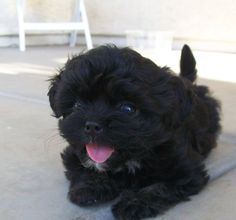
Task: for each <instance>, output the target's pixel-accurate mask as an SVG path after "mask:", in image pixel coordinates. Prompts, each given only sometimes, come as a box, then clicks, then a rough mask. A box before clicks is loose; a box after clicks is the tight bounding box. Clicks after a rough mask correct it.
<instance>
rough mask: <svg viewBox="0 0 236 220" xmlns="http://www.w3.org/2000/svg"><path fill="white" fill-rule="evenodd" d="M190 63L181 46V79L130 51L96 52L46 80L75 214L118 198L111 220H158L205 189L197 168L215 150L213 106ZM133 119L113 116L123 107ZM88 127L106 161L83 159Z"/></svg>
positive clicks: (216, 106)
mask: <svg viewBox="0 0 236 220" xmlns="http://www.w3.org/2000/svg"><path fill="white" fill-rule="evenodd" d="M195 65H196V62H195V59H194V57H193V55H192V52H191V50H190V48H189V47H188V46H187V45H185V46H184V48H183V50H182V54H181V61H180V69H181V72H180V76H177V75H175V74H174V73H173V72H172V71H171V70H170V69H169V68H167V67H163V68H161V67H159V66H157V65H156V64H154V63H153V62H152V61H151V60H149V59H147V58H144V57H142V56H141V55H140V54H138V53H137V52H135V51H133V50H131V49H129V48H117V47H116V46H109V45H107V46H100V47H98V48H95V49H92V50H90V51H88V52H86V53H83V54H80V55H78V56H74V57H73V58H71V59H69V60H68V61H67V63H66V64H65V66H64V67H63V68H62V69H61V70H60V73H59V74H58V75H56V76H54V77H53V78H52V79H51V84H50V89H49V93H48V95H49V100H50V105H51V107H52V110H53V112H54V114H55V116H56V117H57V118H59V130H60V133H61V135H62V136H63V137H64V138H65V139H66V140H67V141H68V143H69V146H68V147H67V148H66V149H65V150H64V152H63V153H62V159H63V163H64V166H65V169H66V172H65V173H66V177H67V178H68V180H69V181H70V189H69V193H68V196H69V199H70V200H71V201H72V202H73V203H76V204H78V205H80V206H89V205H95V204H99V203H102V202H106V201H110V200H112V199H114V198H116V197H119V199H118V201H117V203H116V204H114V205H113V207H112V212H113V214H114V216H115V217H116V218H117V219H122V220H138V219H142V218H145V217H152V216H156V215H157V214H160V213H163V212H164V211H165V210H167V209H168V208H170V207H171V206H173V205H175V204H176V203H178V202H181V201H186V200H188V199H189V196H191V195H194V194H197V193H198V192H199V191H200V190H201V189H202V188H203V187H204V186H205V185H206V183H207V181H208V174H207V172H206V170H205V167H204V164H203V160H204V158H205V157H206V156H207V155H208V153H209V152H210V151H211V149H212V148H214V147H215V146H216V139H217V135H218V133H219V131H220V125H219V120H220V117H219V111H220V105H219V102H218V101H217V100H216V99H214V98H213V97H212V96H211V95H210V92H209V90H208V88H207V87H206V86H198V85H196V84H195V82H194V81H195V79H196V72H197V71H196V68H195ZM124 101H125V102H129V103H132V104H133V105H134V106H135V108H136V111H135V112H134V113H132V114H127V113H124V112H121V111H119V109H118V108H117V106H118V105H119V103H122V102H124ZM87 120H92V121H96V122H98V123H99V124H100V125H101V126H102V127H103V132H102V133H101V134H99V135H97V136H96V137H94V140H93V141H94V142H96V143H99V144H106V145H111V146H114V147H115V152H114V153H113V155H112V157H111V158H109V159H108V161H106V162H104V163H102V164H97V163H96V162H94V161H92V160H90V159H89V158H88V156H87V153H86V150H85V145H86V144H87V143H89V142H90V141H91V137H89V136H88V135H86V133H85V132H84V126H85V123H86V121H87Z"/></svg>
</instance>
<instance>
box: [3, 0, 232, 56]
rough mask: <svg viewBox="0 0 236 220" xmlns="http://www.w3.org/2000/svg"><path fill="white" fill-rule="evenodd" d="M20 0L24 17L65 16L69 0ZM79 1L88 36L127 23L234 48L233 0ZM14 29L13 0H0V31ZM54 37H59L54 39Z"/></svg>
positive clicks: (117, 30)
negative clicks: (23, 1)
mask: <svg viewBox="0 0 236 220" xmlns="http://www.w3.org/2000/svg"><path fill="white" fill-rule="evenodd" d="M26 2H27V8H26V19H27V20H30V21H66V20H70V12H71V10H72V8H73V0H67V1H63V0H50V1H46V0H26ZM85 2H86V7H87V12H88V18H89V22H90V27H91V32H92V34H93V35H94V36H95V37H94V39H95V38H96V36H98V35H104V36H107V35H123V34H124V32H125V30H127V29H144V30H173V31H174V33H175V34H174V38H175V44H176V45H177V46H178V43H179V44H181V43H182V42H191V43H192V44H194V45H195V47H198V48H201V47H202V48H207V47H209V45H211V47H213V49H214V47H218V48H221V47H224V48H225V49H226V50H228V51H234V52H236V25H235V23H236V1H235V0H85ZM16 34H17V18H16V0H1V1H0V35H16ZM95 40H96V39H95ZM114 40H115V38H114ZM45 42H46V41H45ZM58 42H59V43H60V40H59V41H58ZM61 42H62V43H63V42H64V41H63V40H62V41H61ZM0 45H1V37H0Z"/></svg>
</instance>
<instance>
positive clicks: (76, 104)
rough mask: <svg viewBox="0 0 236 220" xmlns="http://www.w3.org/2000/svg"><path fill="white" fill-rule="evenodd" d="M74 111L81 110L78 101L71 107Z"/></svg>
mask: <svg viewBox="0 0 236 220" xmlns="http://www.w3.org/2000/svg"><path fill="white" fill-rule="evenodd" d="M73 107H74V108H75V109H79V108H81V103H80V102H79V101H77V102H76V103H75V104H74V106H73Z"/></svg>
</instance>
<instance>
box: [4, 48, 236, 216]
mask: <svg viewBox="0 0 236 220" xmlns="http://www.w3.org/2000/svg"><path fill="white" fill-rule="evenodd" d="M79 52H80V49H78V48H75V49H69V48H66V47H56V48H53V47H52V48H29V49H28V50H27V51H26V52H25V53H21V52H18V51H17V49H0V117H1V119H0V174H1V181H0V190H1V196H0V219H4V220H16V219H17V220H31V219H34V220H90V219H91V220H92V219H93V220H106V219H109V220H110V219H113V218H112V215H111V213H110V209H109V206H110V204H106V205H104V206H101V207H96V208H83V209H81V208H79V207H77V206H74V205H73V204H71V203H70V202H68V201H67V199H66V194H67V189H68V182H67V181H66V179H65V177H64V174H63V167H62V164H61V161H60V156H59V153H60V152H61V151H62V149H63V148H64V147H65V146H66V143H65V141H63V140H62V139H61V138H60V137H59V135H58V132H57V129H56V127H57V122H56V120H55V119H54V118H53V117H51V116H50V114H51V110H50V108H49V104H48V101H47V96H46V93H47V89H48V82H47V81H46V80H47V79H48V78H49V76H50V75H52V74H53V73H55V69H56V68H58V67H60V66H61V64H62V63H63V62H65V60H66V59H67V56H68V54H71V53H79ZM201 54H203V52H201V53H199V54H198V56H201ZM213 55H214V54H213ZM207 56H208V57H210V54H209V53H208V54H207ZM221 56H222V58H224V57H226V58H228V57H229V54H227V55H226V56H224V54H222V55H221ZM204 57H206V55H204ZM235 57H236V55H232V56H230V60H233V59H235ZM175 58H176V59H178V57H177V56H175ZM235 60H236V59H235ZM226 63H227V62H226ZM228 65H231V66H232V71H234V72H235V68H234V65H235V62H234V63H227V68H229V67H228ZM207 68H208V69H206V71H208V70H209V69H211V67H209V66H208V67H207ZM214 68H216V69H218V70H217V71H220V69H219V68H222V71H223V70H224V69H223V66H222V64H219V67H217V63H216V64H214ZM198 69H201V70H202V71H204V70H205V69H204V66H201V65H200V66H199V68H198ZM235 74H236V73H235ZM202 75H203V74H200V76H202ZM208 78H209V77H208ZM227 80H228V81H230V80H229V79H227ZM198 83H199V84H206V85H209V86H210V87H211V89H212V91H213V94H214V95H215V96H216V97H218V99H220V100H221V102H222V110H223V114H222V125H223V132H222V135H221V136H220V139H219V141H218V148H217V149H215V150H214V151H213V152H212V154H211V155H210V157H209V158H208V160H207V161H206V166H207V168H208V170H209V173H210V176H211V182H210V183H209V184H208V186H207V187H206V188H205V189H204V190H203V191H202V192H201V193H200V194H199V195H197V196H194V197H193V198H192V201H190V202H184V203H180V204H178V205H177V206H176V207H174V208H173V209H171V210H170V211H168V212H167V213H166V214H164V215H162V216H159V217H157V218H156V219H162V220H188V219H191V220H202V219H204V220H205V219H207V220H213V219H214V220H217V219H222V220H233V219H235V216H236V187H235V182H236V169H235V168H236V114H235V100H236V83H231V82H224V81H215V80H209V79H203V78H201V79H199V80H198Z"/></svg>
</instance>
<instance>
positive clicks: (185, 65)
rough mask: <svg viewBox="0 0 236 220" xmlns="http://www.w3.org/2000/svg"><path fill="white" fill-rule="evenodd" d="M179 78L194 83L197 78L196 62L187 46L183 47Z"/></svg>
mask: <svg viewBox="0 0 236 220" xmlns="http://www.w3.org/2000/svg"><path fill="white" fill-rule="evenodd" d="M180 76H181V77H183V78H186V79H188V80H190V81H191V82H194V81H195V80H196V78H197V70H196V61H195V58H194V56H193V53H192V51H191V49H190V47H189V46H188V45H186V44H185V45H184V46H183V48H182V52H181V58H180Z"/></svg>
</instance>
